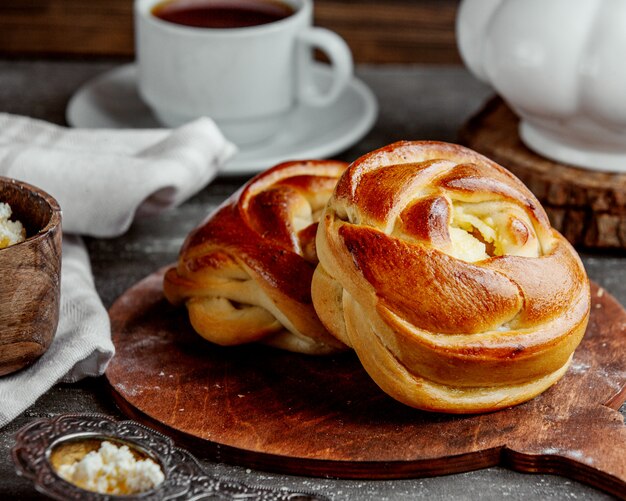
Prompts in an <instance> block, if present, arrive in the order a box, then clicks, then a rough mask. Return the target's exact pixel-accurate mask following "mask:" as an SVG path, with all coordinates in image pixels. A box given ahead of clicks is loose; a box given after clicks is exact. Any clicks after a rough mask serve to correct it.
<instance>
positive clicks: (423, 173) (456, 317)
mask: <svg viewBox="0 0 626 501" xmlns="http://www.w3.org/2000/svg"><path fill="white" fill-rule="evenodd" d="M455 214H456V215H455ZM467 214H470V216H468V215H467ZM455 217H456V218H457V219H456V220H455ZM464 218H465V219H464ZM472 218H473V219H472ZM459 221H460V222H459ZM475 221H478V222H475ZM485 221H486V223H485V224H487V225H488V226H489V228H487V230H485V232H488V231H493V232H494V233H495V235H496V237H495V238H494V239H493V241H491V240H490V241H485V242H484V244H485V249H486V250H488V251H489V254H488V255H487V254H485V256H484V257H479V258H477V259H469V258H466V257H455V256H456V255H457V254H455V253H456V252H458V250H459V249H458V247H459V246H460V243H459V242H455V241H454V239H453V238H452V232H453V230H454V228H463V227H465V228H470V226H468V225H469V224H470V223H472V222H475V223H473V224H476V225H478V226H480V225H481V224H483V222H485ZM478 226H477V227H478ZM477 227H474V226H471V228H473V229H472V230H471V231H474V232H476V231H477V230H476V228H477ZM454 231H459V232H460V233H463V231H461V230H460V229H458V230H454ZM467 231H470V230H469V229H468V230H467ZM474 234H476V233H474ZM483 237H484V234H483V235H481V237H480V238H483ZM316 243H317V253H318V257H319V260H320V263H319V265H318V268H317V270H316V272H315V274H314V278H313V284H312V291H313V301H314V305H315V307H316V310H317V312H318V314H319V316H320V318H321V319H322V322H323V323H324V324H325V325H326V327H327V328H328V330H329V331H330V332H331V333H333V334H334V335H335V336H336V337H337V338H338V339H341V340H342V341H343V342H344V343H346V344H348V345H350V346H351V347H352V348H354V349H355V351H356V352H357V354H358V356H359V358H360V360H361V362H362V363H363V365H364V367H365V369H366V370H367V371H368V372H369V374H370V375H371V376H372V378H373V379H374V380H375V381H376V383H377V384H378V385H379V386H380V387H381V388H382V389H383V390H384V391H386V392H387V393H389V394H390V395H391V396H393V397H394V398H396V399H398V400H400V401H402V402H404V403H406V404H408V405H411V406H413V407H417V408H421V409H425V410H432V411H442V412H453V413H466V412H487V411H491V410H495V409H499V408H502V407H507V406H510V405H514V404H517V403H520V402H523V401H526V400H528V399H530V398H532V397H534V396H536V395H537V394H539V393H541V392H542V391H544V390H545V389H546V388H548V387H549V386H551V385H552V384H554V383H555V382H556V381H557V380H558V379H559V378H560V377H561V376H562V375H563V374H564V373H565V371H566V370H567V366H568V364H569V361H570V360H571V356H572V354H573V352H574V350H575V348H576V347H577V346H578V344H579V343H580V340H581V339H582V336H583V334H584V331H585V328H586V325H587V321H588V317H589V304H590V299H589V282H588V279H587V276H586V274H585V271H584V268H583V266H582V263H581V261H580V259H579V257H578V255H577V254H576V252H575V251H574V249H573V248H572V247H571V246H570V245H569V243H568V242H567V241H566V240H565V239H564V238H563V237H562V236H561V235H560V234H559V233H558V232H556V231H555V230H553V229H552V228H551V226H550V224H549V221H548V218H547V216H546V214H545V212H544V211H543V209H542V207H541V206H540V204H539V202H538V201H537V200H536V198H535V197H534V196H533V194H532V193H531V192H530V191H529V190H528V189H527V188H526V187H525V186H524V185H523V184H522V183H521V182H520V181H519V180H518V179H517V178H515V177H514V176H513V175H512V174H510V173H509V172H508V171H506V170H505V169H503V168H502V167H500V166H499V165H497V164H495V163H494V162H492V161H491V160H489V159H487V158H485V157H483V156H481V155H479V154H478V153H476V152H473V151H471V150H469V149H467V148H463V147H461V146H457V145H452V144H447V143H438V142H431V141H424V142H400V143H395V144H392V145H389V146H387V147H385V148H382V149H380V150H377V151H374V152H372V153H370V154H368V155H365V156H364V157H361V158H360V159H358V160H357V161H355V162H354V163H353V164H351V165H350V167H349V168H348V169H347V170H346V172H345V173H344V175H343V176H342V177H341V179H340V180H339V182H338V184H337V188H336V190H335V194H334V195H333V197H332V198H331V199H330V201H329V203H328V205H327V207H326V209H325V211H324V213H323V215H322V219H321V223H320V226H319V229H318V233H317V241H316ZM498 245H500V246H501V247H497V246H498ZM502 249H505V250H506V252H504V251H502ZM498 250H499V252H498ZM462 256H466V255H465V254H462Z"/></svg>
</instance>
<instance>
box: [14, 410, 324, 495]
mask: <svg viewBox="0 0 626 501" xmlns="http://www.w3.org/2000/svg"><path fill="white" fill-rule="evenodd" d="M102 440H109V441H112V442H115V443H117V444H125V445H128V447H129V448H130V449H131V450H133V451H134V453H136V454H138V455H141V456H146V457H149V458H151V459H152V460H153V461H155V462H156V463H157V464H159V465H160V466H161V469H162V470H163V473H164V475H165V480H164V481H163V482H162V483H161V484H160V485H159V486H158V487H157V488H155V489H153V490H150V491H146V492H142V493H140V494H136V495H132V496H118V495H110V494H99V493H96V492H91V491H87V490H85V489H81V488H80V487H77V486H76V485H74V484H71V483H69V482H66V481H65V480H63V479H62V478H61V477H60V476H59V475H57V473H56V472H55V469H54V466H53V461H52V456H53V454H55V451H57V450H59V448H61V447H63V446H64V445H67V444H70V445H71V444H76V443H80V442H81V441H85V443H88V442H94V441H102ZM11 454H12V457H13V461H14V463H15V466H16V470H17V473H18V474H19V475H21V476H23V477H26V478H28V479H30V480H32V481H33V482H34V484H35V488H36V489H37V490H38V491H39V492H41V493H42V494H46V495H47V496H50V497H52V498H54V499H59V500H73V499H74V500H78V499H80V500H93V501H96V500H97V501H103V500H109V499H110V500H120V499H125V500H126V499H141V500H145V501H148V500H178V499H189V500H198V501H199V500H204V499H207V500H208V499H219V500H224V501H227V500H233V501H235V500H239V501H241V500H246V501H252V500H259V501H328V498H326V497H325V496H320V495H317V494H313V493H309V492H293V491H287V490H279V489H267V488H257V487H249V486H247V485H244V484H242V483H239V482H235V481H230V480H223V479H219V478H216V477H213V476H210V475H207V474H206V472H205V471H204V470H203V469H202V467H201V466H200V464H199V463H198V461H197V460H196V458H194V457H193V456H192V455H191V454H190V453H189V452H187V451H185V450H183V449H179V448H177V447H175V446H174V443H173V441H172V440H171V439H170V438H168V437H166V436H165V435H162V434H161V433H158V432H156V431H154V430H151V429H150V428H147V427H145V426H143V425H141V424H139V423H136V422H134V421H115V420H114V419H113V418H110V417H107V416H102V415H97V414H84V415H81V414H64V415H61V416H57V417H54V418H50V419H47V418H43V419H38V420H35V421H33V422H31V423H29V424H28V425H26V426H24V427H23V428H22V429H20V430H19V431H18V432H17V435H16V443H15V445H14V446H13V448H12V450H11Z"/></svg>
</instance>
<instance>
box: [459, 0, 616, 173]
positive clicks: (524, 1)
mask: <svg viewBox="0 0 626 501" xmlns="http://www.w3.org/2000/svg"><path fill="white" fill-rule="evenodd" d="M457 39H458V44H459V49H460V51H461V56H462V58H463V60H464V61H465V63H466V65H467V66H468V67H469V69H470V70H471V71H472V72H473V73H474V74H475V75H476V76H477V77H478V78H480V79H481V80H483V81H485V82H487V83H490V84H491V85H492V86H493V87H494V88H495V89H496V91H497V92H498V93H499V94H500V95H501V96H502V97H503V98H504V99H505V100H506V101H507V103H508V104H509V105H510V106H511V107H512V108H513V110H514V111H515V112H516V113H517V114H518V115H519V116H520V118H521V122H520V135H521V137H522V140H523V141H524V143H525V144H526V145H527V146H528V147H530V148H531V149H533V150H535V151H536V152H538V153H539V154H541V155H543V156H545V157H548V158H552V159H555V160H558V161H561V162H564V163H569V164H573V165H577V166H580V167H587V168H591V169H599V170H607V171H617V172H626V1H625V0H463V1H462V3H461V6H460V8H459V12H458V16H457Z"/></svg>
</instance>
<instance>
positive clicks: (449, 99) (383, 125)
mask: <svg viewBox="0 0 626 501" xmlns="http://www.w3.org/2000/svg"><path fill="white" fill-rule="evenodd" d="M123 62H126V61H99V62H93V61H80V60H74V61H36V60H28V61H24V60H0V112H10V113H16V114H22V115H27V116H31V117H36V118H41V119H45V120H49V121H51V122H55V123H59V124H64V123H65V107H66V105H67V102H68V100H69V98H70V97H71V96H72V94H73V93H74V92H75V91H76V89H77V88H78V87H79V86H80V85H81V84H82V83H84V82H86V81H87V80H89V79H90V78H92V77H94V76H96V75H98V74H99V73H101V72H103V71H106V70H108V69H111V68H114V67H115V66H116V65H118V64H121V63H123ZM357 74H358V76H359V77H360V78H361V79H362V80H363V81H364V82H365V83H366V84H367V85H369V86H370V88H371V89H372V90H373V91H374V93H375V95H376V97H377V98H378V102H379V105H380V114H379V117H378V120H377V122H376V124H375V126H374V128H373V129H372V130H371V132H369V134H367V136H366V137H364V138H363V139H362V140H361V141H359V142H358V143H357V144H356V145H354V146H353V147H351V148H350V149H349V150H347V151H344V152H341V153H340V154H338V155H335V158H340V159H344V160H348V161H349V160H353V159H355V158H357V157H358V156H359V155H361V154H363V153H366V152H368V151H371V150H372V149H375V148H378V147H380V146H384V145H386V144H388V143H391V142H393V141H397V140H401V139H437V140H444V141H455V139H456V134H457V131H458V129H459V127H460V126H461V124H462V123H463V121H464V120H466V119H467V118H468V117H469V116H470V115H471V114H472V113H474V112H475V111H476V110H478V109H479V108H480V106H481V105H482V104H483V102H484V101H485V100H486V99H487V98H488V97H489V96H490V95H491V94H492V91H491V90H490V89H489V88H487V87H486V86H484V85H483V84H481V83H480V82H478V81H476V80H475V79H474V78H473V77H472V76H471V75H470V74H469V73H468V72H467V71H465V70H464V69H463V68H461V67H440V66H437V67H429V66H360V67H358V68H357ZM245 180H246V178H245V177H237V178H233V177H221V178H218V179H217V180H215V181H214V182H213V183H212V184H210V185H209V186H208V187H207V188H206V189H204V190H203V191H202V192H200V193H199V194H198V195H196V196H195V197H193V198H192V199H191V200H189V201H188V202H186V203H185V204H183V205H182V206H181V207H179V208H177V209H175V210H171V211H169V212H167V213H165V214H163V215H161V216H159V217H154V218H149V219H143V220H139V221H137V222H135V223H134V224H133V226H132V227H131V229H130V230H129V231H128V233H127V234H125V235H123V236H122V237H119V238H114V239H108V240H96V239H90V240H88V242H87V243H88V247H89V251H90V255H91V259H92V266H93V272H94V275H95V280H96V286H97V289H98V291H99V293H100V295H101V297H102V300H103V302H104V304H105V306H107V307H108V306H110V305H111V304H112V303H113V301H114V300H115V298H116V297H118V296H119V295H120V294H122V293H123V292H124V291H125V290H126V289H128V288H129V287H130V286H131V285H133V284H134V283H135V282H137V281H138V280H140V279H141V278H143V277H144V276H146V275H149V274H150V273H152V272H153V271H155V270H156V269H158V268H160V267H161V266H163V265H165V264H168V263H170V262H172V261H174V260H175V259H176V255H177V253H178V250H179V248H180V245H181V244H182V242H183V239H184V238H185V236H186V235H187V233H188V232H189V231H190V230H191V229H192V228H193V227H194V226H196V225H197V224H198V223H199V222H200V220H201V219H203V218H204V216H205V215H206V214H207V213H208V212H209V211H211V210H212V209H213V208H215V207H216V206H217V205H218V204H219V203H220V202H221V201H222V200H223V199H224V198H225V197H227V196H228V195H230V194H231V193H232V192H233V191H235V190H236V189H237V188H238V187H239V186H240V185H241V184H242V183H243V182H245ZM582 256H583V260H584V263H585V265H586V268H587V271H588V273H589V275H590V277H591V278H592V279H593V280H595V281H596V282H598V283H600V284H601V285H602V286H603V287H605V288H606V289H607V290H608V291H609V292H611V293H612V294H613V295H614V296H615V297H617V299H618V300H619V301H620V302H621V303H622V304H626V254H625V253H619V252H613V253H608V252H583V253H582ZM0 279H1V277H0ZM623 411H624V409H622V412H623ZM66 412H94V413H104V414H108V415H111V416H114V417H118V418H123V417H124V416H123V415H122V414H121V413H120V411H119V410H118V409H117V408H116V407H115V405H114V404H113V402H112V400H111V398H110V397H109V395H108V393H107V389H106V382H105V380H104V378H95V379H89V380H86V381H82V382H80V383H77V384H59V385H57V386H55V387H53V388H52V389H51V390H50V391H49V392H48V393H46V394H45V395H43V396H42V397H41V398H40V399H39V400H38V401H37V402H36V403H35V404H34V405H33V406H32V407H31V408H29V409H28V410H26V411H25V412H24V413H23V414H22V415H21V416H19V417H18V418H17V419H15V420H14V421H13V422H12V423H10V424H9V425H7V426H5V427H4V428H3V429H1V430H0V499H37V498H38V494H37V493H36V491H35V490H34V489H33V488H32V486H31V485H30V484H29V482H28V481H26V480H24V479H21V478H19V477H17V476H16V475H15V473H14V469H13V464H12V462H11V459H10V454H9V451H10V448H11V446H12V445H13V440H14V434H15V432H16V431H17V430H18V429H19V428H20V427H22V426H23V425H25V424H26V423H28V422H29V421H31V420H33V419H35V418H38V417H43V416H45V417H49V416H55V415H58V414H61V413H66ZM200 459H201V462H202V464H203V465H204V466H205V468H206V470H207V471H208V472H209V473H212V474H216V475H219V476H223V477H228V478H232V479H235V480H239V481H243V482H246V483H248V484H252V485H259V486H273V487H277V486H278V487H287V488H293V489H307V490H313V491H317V492H320V493H323V494H326V495H328V496H330V497H331V498H333V499H335V500H381V501H382V500H409V499H411V500H413V499H429V500H443V499H446V500H447V499H493V500H496V499H497V500H500V499H503V498H506V499H593V500H598V499H609V496H607V495H605V494H603V493H602V492H600V491H598V490H596V489H593V488H591V487H588V486H586V485H583V484H581V483H579V482H576V481H573V480H569V479H566V478H561V477H558V476H553V475H539V474H532V475H531V474H522V473H517V472H513V471H509V470H506V469H504V468H500V467H493V468H487V469H484V470H479V471H474V472H468V473H464V474H456V475H448V476H442V477H435V478H423V479H406V480H386V481H361V480H358V481H357V480H337V479H319V478H307V477H298V476H287V475H279V474H273V473H266V472H261V471H254V470H250V469H246V468H243V467H240V466H237V465H227V464H221V463H213V462H211V461H210V460H207V459H206V458H200ZM625 460H626V453H625Z"/></svg>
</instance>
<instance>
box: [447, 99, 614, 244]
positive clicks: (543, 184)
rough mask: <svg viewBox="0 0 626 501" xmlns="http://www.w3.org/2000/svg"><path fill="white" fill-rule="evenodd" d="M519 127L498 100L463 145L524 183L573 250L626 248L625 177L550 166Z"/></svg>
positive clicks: (464, 133)
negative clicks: (575, 247)
mask: <svg viewBox="0 0 626 501" xmlns="http://www.w3.org/2000/svg"><path fill="white" fill-rule="evenodd" d="M518 124H519V118H518V117H517V115H515V113H513V111H511V109H510V108H509V107H508V106H507V105H506V104H505V103H504V101H503V100H502V99H500V98H499V97H496V98H493V99H492V100H491V101H489V102H488V103H487V104H486V105H485V107H484V108H483V109H482V110H481V111H480V112H478V114H476V115H475V116H474V117H472V118H471V119H470V120H469V121H468V122H467V123H466V124H465V125H464V126H463V128H462V129H461V131H460V137H459V140H460V142H461V143H462V144H465V145H467V146H469V147H470V148H472V149H473V150H476V151H478V152H480V153H482V154H483V155H485V156H487V157H489V158H492V159H493V160H495V161H496V162H498V163H499V164H500V165H502V166H503V167H506V168H507V169H509V170H510V171H511V172H513V174H515V175H516V176H517V177H519V178H520V179H521V180H522V181H523V182H524V183H525V184H526V186H528V187H529V188H530V190H531V191H532V192H533V193H534V194H535V195H536V196H537V198H538V199H539V201H540V202H541V203H542V205H543V206H544V208H545V209H546V212H547V213H548V215H549V216H550V221H551V223H552V225H553V226H554V227H555V228H556V229H557V230H559V231H560V232H561V233H562V234H563V235H564V236H565V238H567V239H568V240H569V241H570V242H572V243H573V244H574V245H583V246H586V247H597V248H626V174H617V173H608V172H600V171H593V170H586V169H580V168H577V167H573V166H571V165H566V164H561V163H558V162H555V161H552V160H548V159H546V158H544V157H542V156H540V155H538V154H536V153H534V152H533V151H531V150H529V149H528V148H527V147H526V146H524V143H522V140H521V139H520V136H519V133H518Z"/></svg>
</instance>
